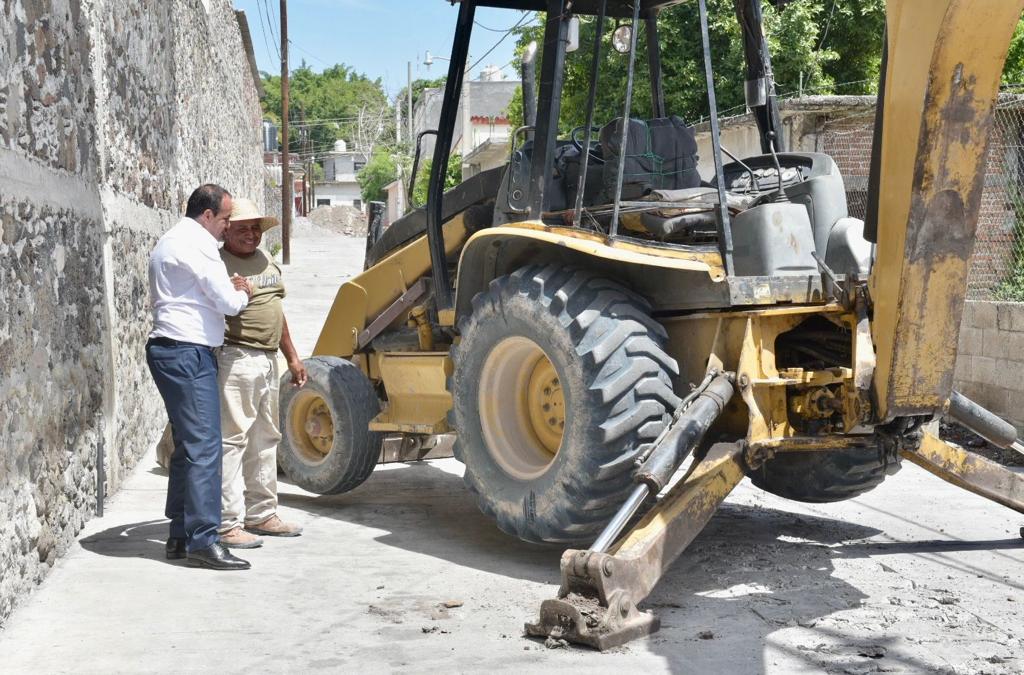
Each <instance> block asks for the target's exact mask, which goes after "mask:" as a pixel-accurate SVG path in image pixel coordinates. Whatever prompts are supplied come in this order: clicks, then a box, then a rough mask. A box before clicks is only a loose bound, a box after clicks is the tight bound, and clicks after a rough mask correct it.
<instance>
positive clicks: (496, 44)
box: [466, 14, 530, 72]
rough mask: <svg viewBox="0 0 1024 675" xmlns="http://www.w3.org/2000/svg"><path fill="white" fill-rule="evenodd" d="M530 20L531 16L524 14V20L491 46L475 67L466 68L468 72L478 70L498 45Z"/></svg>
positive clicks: (475, 63) (520, 20)
mask: <svg viewBox="0 0 1024 675" xmlns="http://www.w3.org/2000/svg"><path fill="white" fill-rule="evenodd" d="M529 18H530V15H529V14H524V15H523V18H521V19H519V21H517V22H516V23H515V25H514V26H512V27H511V28H509V29H508V30H507V31H505V34H504V35H502V36H501V38H500V39H499V40H498V41H497V42H495V43H494V44H493V45H491V48H490V49H488V50H487V51H486V52H484V55H483V56H481V57H480V58H478V59H477V60H476V61H475V62H474V63H473V65H471V66H470V67H469V68H466V71H467V72H469V71H471V70H473V69H474V68H476V67H477V66H479V65H480V63H481V62H482V61H483V60H484V59H486V58H487V57H488V56H489V55H490V54H491V52H493V51H494V50H495V49H497V48H498V45H500V44H501V43H502V42H504V41H505V40H506V39H507V38H508V36H509V35H511V34H512V31H514V30H515V29H516V28H519V27H521V26H522V25H523V22H524V21H526V20H527V19H529Z"/></svg>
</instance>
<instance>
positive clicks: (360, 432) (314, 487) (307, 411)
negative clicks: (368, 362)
mask: <svg viewBox="0 0 1024 675" xmlns="http://www.w3.org/2000/svg"><path fill="white" fill-rule="evenodd" d="M303 365H305V366H306V373H307V375H308V377H309V379H308V380H307V382H306V384H305V385H304V386H302V387H301V388H299V389H296V388H294V387H292V386H291V375H290V374H288V375H285V376H284V377H283V378H282V381H281V404H280V415H281V443H280V444H279V445H278V452H277V461H278V464H280V466H281V469H282V470H283V471H284V472H285V474H286V475H287V476H288V477H289V478H290V479H291V480H292V481H293V482H294V483H295V484H296V485H298V486H299V487H300V488H302V489H303V490H308V491H310V492H315V493H317V494H322V495H331V494H339V493H342V492H348V491H349V490H351V489H353V488H355V487H357V486H359V485H360V484H361V483H362V482H363V481H365V480H366V479H367V478H369V477H370V474H371V473H373V468H374V466H376V465H377V460H378V459H379V457H380V448H381V441H382V435H381V434H380V433H378V432H374V431H370V430H369V424H370V421H371V420H372V419H373V418H374V417H375V416H376V415H377V413H379V412H380V401H379V400H378V399H377V393H376V392H375V391H374V389H373V385H372V384H370V381H369V380H368V379H367V378H366V376H365V375H364V374H363V371H361V370H360V369H359V368H358V367H356V366H355V365H354V364H353V363H352V362H351V361H346V360H345V359H340V358H337V357H334V356H314V357H312V358H309V359H306V360H305V361H303Z"/></svg>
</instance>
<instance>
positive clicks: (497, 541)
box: [278, 462, 564, 585]
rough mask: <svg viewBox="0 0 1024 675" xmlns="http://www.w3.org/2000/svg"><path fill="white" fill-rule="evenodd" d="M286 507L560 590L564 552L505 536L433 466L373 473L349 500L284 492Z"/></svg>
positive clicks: (458, 484)
mask: <svg viewBox="0 0 1024 675" xmlns="http://www.w3.org/2000/svg"><path fill="white" fill-rule="evenodd" d="M285 486H286V483H285V482H284V481H282V483H281V484H280V485H279V494H278V499H279V501H280V503H281V504H282V505H284V506H289V507H292V508H298V509H302V510H304V511H307V512H310V513H315V514H317V515H319V516H323V517H327V518H334V519H337V520H342V521H345V522H350V523H354V524H357V525H364V526H366V527H372V528H376V529H382V530H387V531H388V533H387V534H384V535H381V536H379V537H377V538H376V539H377V541H380V542H381V543H383V544H387V545H389V546H395V547H398V548H401V549H405V550H409V551H416V552H418V553H424V554H426V555H430V556H433V557H436V558H440V559H443V560H448V561H450V562H454V563H456V564H458V565H464V566H467V567H472V568H474V569H478V570H482V571H486V572H492V573H494V574H500V575H502V576H507V577H512V578H519V579H526V580H529V581H536V582H540V583H550V584H555V585H557V584H558V582H559V571H558V561H559V559H560V558H561V555H562V550H563V548H564V547H561V546H537V545H531V544H527V543H525V542H522V541H520V540H518V539H516V538H514V537H510V536H508V535H506V534H505V533H503V532H502V531H501V530H499V529H498V527H497V526H496V525H495V524H494V521H493V520H491V519H490V518H488V517H487V516H485V515H484V514H482V513H481V512H480V510H479V509H478V508H477V505H476V501H475V500H474V499H473V496H472V495H471V494H470V493H469V492H468V491H467V490H466V488H465V487H464V485H463V483H462V478H461V477H459V476H456V475H453V474H451V473H448V472H447V471H444V470H442V469H439V468H437V467H435V466H432V465H431V464H430V463H429V462H411V463H409V464H406V465H403V466H400V467H398V466H396V467H393V468H389V469H387V470H384V471H381V470H378V471H375V472H374V473H373V475H372V476H370V478H369V479H368V480H367V481H366V482H365V483H363V485H361V486H360V487H358V488H356V489H355V490H353V491H352V492H347V493H345V494H342V495H326V496H320V497H311V496H307V495H298V494H289V493H287V492H285V491H284V490H285Z"/></svg>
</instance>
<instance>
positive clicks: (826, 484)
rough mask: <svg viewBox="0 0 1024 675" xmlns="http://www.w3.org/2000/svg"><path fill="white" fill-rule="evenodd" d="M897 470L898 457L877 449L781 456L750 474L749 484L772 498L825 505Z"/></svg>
mask: <svg viewBox="0 0 1024 675" xmlns="http://www.w3.org/2000/svg"><path fill="white" fill-rule="evenodd" d="M899 470H900V461H899V456H898V455H897V456H896V457H891V456H887V455H886V454H885V453H883V452H882V451H881V450H880V449H879V448H877V447H871V446H867V447H861V448H845V449H843V450H835V451H831V452H788V453H787V452H783V453H779V454H777V455H775V457H773V458H772V459H770V460H768V461H767V462H765V463H764V465H762V466H761V467H760V468H758V469H757V470H755V471H752V472H751V473H750V481H751V482H752V483H753V484H754V485H756V486H757V487H759V488H761V489H762V490H764V491H766V492H770V493H772V494H773V495H778V496H779V497H784V498H786V499H792V500H795V501H798V502H809V503H812V504H825V503H829V502H840V501H843V500H846V499H853V498H854V497H858V496H860V495H862V494H864V493H865V492H870V491H871V490H874V489H875V488H876V487H878V486H879V485H881V484H882V481H884V480H885V479H886V477H887V476H891V475H893V474H894V473H896V472H897V471H899Z"/></svg>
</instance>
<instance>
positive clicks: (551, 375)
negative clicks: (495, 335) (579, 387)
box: [479, 337, 565, 480]
mask: <svg viewBox="0 0 1024 675" xmlns="http://www.w3.org/2000/svg"><path fill="white" fill-rule="evenodd" d="M479 407H480V426H481V429H482V431H483V437H484V442H485V443H486V444H487V451H488V452H489V453H490V455H491V457H492V458H493V459H494V461H495V462H497V464H498V465H499V466H500V467H501V468H502V469H503V470H504V471H505V473H507V474H508V475H509V476H512V477H513V478H516V479H519V480H530V479H533V478H536V477H538V476H540V475H542V474H543V473H544V472H545V471H547V469H548V468H549V467H550V466H551V464H552V463H553V462H554V460H555V456H556V455H557V454H558V449H559V447H561V444H562V436H563V434H564V430H565V398H564V395H563V393H562V385H561V380H560V378H559V376H558V372H557V371H556V370H555V366H554V364H552V363H551V359H549V358H548V356H547V355H546V354H545V353H544V350H543V349H541V348H540V346H538V345H537V343H535V342H533V341H532V340H529V339H527V338H524V337H511V338H506V339H504V340H502V341H501V342H499V343H498V344H497V345H495V347H494V349H492V350H491V353H490V354H488V355H487V359H486V360H485V361H484V365H483V369H482V372H481V374H480V398H479Z"/></svg>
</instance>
